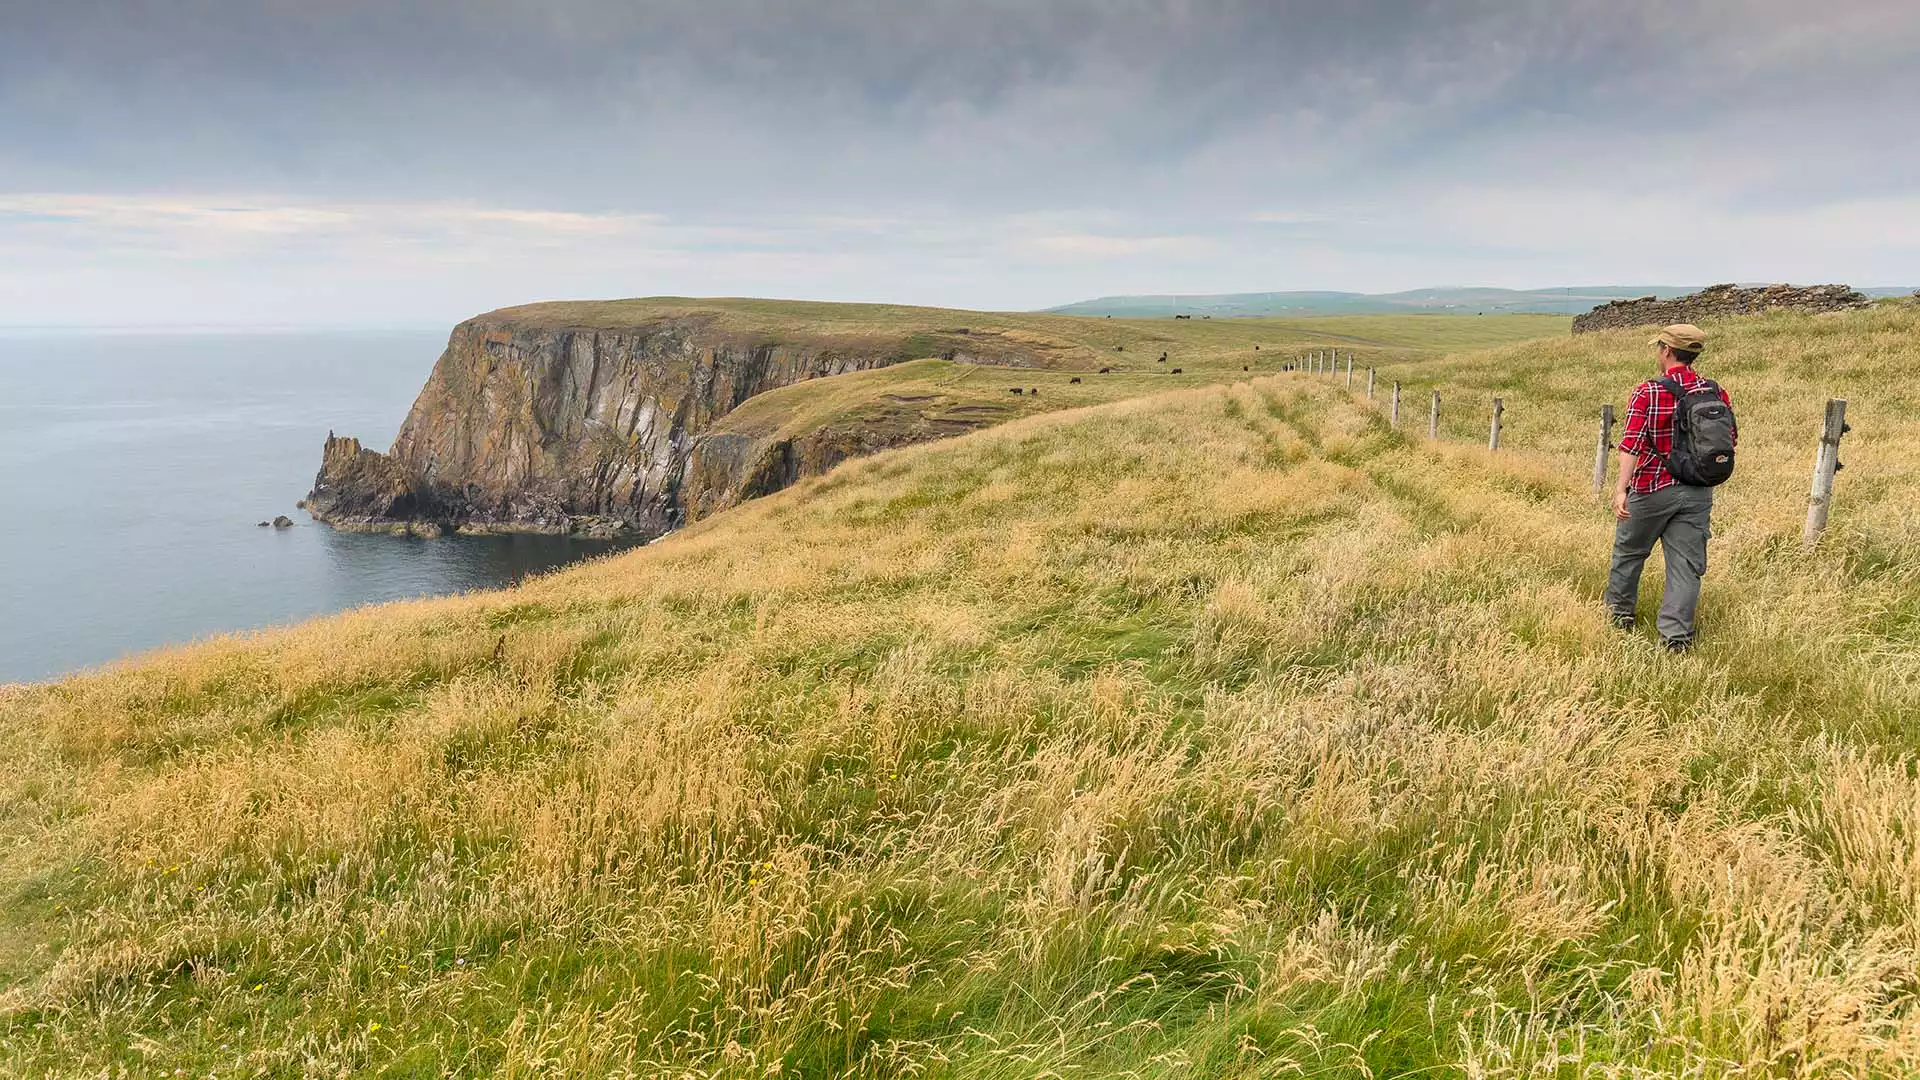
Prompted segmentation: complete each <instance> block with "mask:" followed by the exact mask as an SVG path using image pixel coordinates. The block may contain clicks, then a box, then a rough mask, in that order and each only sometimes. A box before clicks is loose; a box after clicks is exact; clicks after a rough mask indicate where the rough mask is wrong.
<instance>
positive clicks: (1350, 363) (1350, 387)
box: [1347, 353, 1353, 394]
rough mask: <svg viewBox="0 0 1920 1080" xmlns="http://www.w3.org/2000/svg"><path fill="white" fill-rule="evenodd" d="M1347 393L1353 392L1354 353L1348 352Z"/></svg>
mask: <svg viewBox="0 0 1920 1080" xmlns="http://www.w3.org/2000/svg"><path fill="white" fill-rule="evenodd" d="M1347 393H1349V394H1351V393H1353V354H1352V353H1348V354H1347Z"/></svg>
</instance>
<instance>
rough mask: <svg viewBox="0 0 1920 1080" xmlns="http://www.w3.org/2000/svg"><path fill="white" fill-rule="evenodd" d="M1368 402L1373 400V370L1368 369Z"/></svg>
mask: <svg viewBox="0 0 1920 1080" xmlns="http://www.w3.org/2000/svg"><path fill="white" fill-rule="evenodd" d="M1367 400H1368V401H1372V400H1373V369H1372V368H1368V369H1367Z"/></svg>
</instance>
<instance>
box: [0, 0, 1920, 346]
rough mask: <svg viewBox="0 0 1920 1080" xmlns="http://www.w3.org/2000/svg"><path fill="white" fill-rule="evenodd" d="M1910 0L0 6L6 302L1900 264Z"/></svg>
mask: <svg viewBox="0 0 1920 1080" xmlns="http://www.w3.org/2000/svg"><path fill="white" fill-rule="evenodd" d="M1916 56H1920V6H1916V5H1915V4H1914V3H1913V2H1912V0H1833V2H1829V3H1826V4H1823V5H1809V4H1806V3H1804V2H1795V3H1787V2H1782V0H1739V2H1735V0H1681V2H1665V3H1655V2H1642V0H1607V2H1604V3H1603V2H1590V0H1569V2H1544V0H1543V2H1537V3H1524V2H1513V0H1508V2H1492V0H1482V2H1447V3H1441V2H1433V3H1417V2H1405V0H1398V2H1394V0H1352V2H1343V3H1337V4H1336V3H1313V4H1309V3H1293V2H1287V0H1275V2H1257V0H1244V2H1237V0H1215V2H1208V0H975V2H971V3H962V2H958V0H951V2H950V0H924V2H918V3H915V2H911V0H898V2H887V0H838V2H826V0H792V2H784V3H780V2H773V0H662V2H655V3H611V2H607V3H600V2H568V0H547V2H533V0H461V2H456V0H444V2H422V3H403V2H394V0H364V2H363V0H327V2H315V0H249V2H241V0H117V2H115V0H59V2H52V0H0V324H74V323H108V324H153V323H198V324H210V323H237V324H260V323H278V324H315V323H369V322H394V321H424V322H445V321H449V320H451V319H455V318H458V317H461V316H464V315H467V314H471V313H473V312H475V311H479V310H484V309H487V308H491V307H496V306H501V305H505V304H511V303H519V302H525V301H528V300H535V299H543V298H554V297H570V296H631V295H649V294H661V293H672V294H685V295H711V294H734V295H740V294H751V295H778V296H794V297H808V298H819V299H843V300H866V299H871V300H887V301H900V302H916V303H933V304H948V305H955V306H972V307H1003V308H1031V307H1040V306H1046V305H1051V304H1056V303H1063V302H1067V301H1071V300H1076V299H1082V298H1086V297H1089V296H1094V295H1099V294H1107V293H1117V292H1154V293H1166V292H1216V291H1218V292H1224V291H1251V290H1276V289H1354V290H1364V291H1383V290H1391V289H1401V288H1412V287H1417V286H1423V285H1437V284H1489V285H1506V286H1514V287H1534V286H1544V285H1553V284H1594V283H1602V282H1622V283H1652V282H1660V283H1678V284H1687V283H1706V282H1710V281H1721V280H1735V279H1738V280H1794V281H1814V280H1820V281H1827V280H1838V281H1847V282H1851V283H1853V284H1857V285H1868V284H1898V283H1907V282H1913V283H1920V141H1917V140H1915V139H1914V137H1913V135H1914V132H1915V131H1916V130H1917V129H1920V111H1916V106H1915V102H1917V101H1920V63H1916V62H1915V57H1916Z"/></svg>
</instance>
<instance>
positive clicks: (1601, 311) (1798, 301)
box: [1573, 285, 1873, 334]
mask: <svg viewBox="0 0 1920 1080" xmlns="http://www.w3.org/2000/svg"><path fill="white" fill-rule="evenodd" d="M1872 303H1873V301H1872V300H1870V299H1868V298H1867V297H1866V296H1864V295H1863V294H1861V293H1858V292H1855V291H1854V290H1853V289H1852V288H1851V287H1849V286H1846V285H1808V286H1805V287H1796V286H1793V285H1766V286H1762V287H1760V288H1754V289H1742V288H1739V287H1738V286H1734V285H1710V286H1708V287H1707V288H1705V289H1702V290H1700V291H1699V292H1697V293H1693V294H1691V295H1688V296H1679V297H1675V298H1674V299H1672V300H1660V299H1657V298H1655V297H1652V296H1642V297H1640V298H1639V299H1636V300H1615V301H1614V302H1613V303H1611V304H1602V305H1600V306H1599V307H1597V308H1594V309H1593V310H1592V311H1589V312H1587V313H1586V314H1585V315H1578V316H1575V317H1574V320H1573V332H1574V333H1576V334H1584V333H1587V332H1588V331H1591V330H1611V329H1614V328H1616V327H1622V326H1666V325H1669V324H1671V323H1682V322H1684V323H1700V322H1705V321H1707V320H1708V319H1717V318H1724V317H1726V316H1729V315H1758V314H1760V313H1761V312H1763V311H1772V310H1775V309H1783V310H1787V311H1805V312H1821V311H1845V310H1847V309H1848V308H1859V307H1867V306H1868V305H1870V304H1872Z"/></svg>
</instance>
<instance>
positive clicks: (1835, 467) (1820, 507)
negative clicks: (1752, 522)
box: [1800, 398, 1853, 547]
mask: <svg viewBox="0 0 1920 1080" xmlns="http://www.w3.org/2000/svg"><path fill="white" fill-rule="evenodd" d="M1852 430H1853V429H1852V428H1851V427H1848V426H1847V402H1846V399H1845V398H1833V399H1831V400H1829V401H1828V402H1827V421H1826V423H1825V425H1823V426H1822V427H1821V429H1820V449H1819V451H1818V452H1817V453H1816V454H1815V455H1814V458H1813V497H1812V499H1811V500H1810V501H1809V502H1808V503H1807V530H1806V532H1804V533H1802V534H1801V537H1800V539H1802V540H1803V541H1805V542H1806V544H1807V545H1808V546H1809V547H1811V546H1812V545H1813V544H1814V543H1815V542H1817V541H1818V540H1819V539H1820V534H1821V533H1822V532H1825V531H1826V528H1827V510H1828V508H1830V507H1831V506H1832V505H1833V474H1834V473H1836V472H1839V471H1840V469H1841V465H1840V436H1842V435H1845V434H1846V433H1847V432H1849V431H1852Z"/></svg>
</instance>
